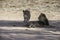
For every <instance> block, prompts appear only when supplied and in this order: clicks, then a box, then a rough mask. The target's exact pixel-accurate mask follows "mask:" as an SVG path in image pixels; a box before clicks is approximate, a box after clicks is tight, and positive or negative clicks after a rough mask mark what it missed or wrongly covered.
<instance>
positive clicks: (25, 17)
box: [23, 10, 30, 26]
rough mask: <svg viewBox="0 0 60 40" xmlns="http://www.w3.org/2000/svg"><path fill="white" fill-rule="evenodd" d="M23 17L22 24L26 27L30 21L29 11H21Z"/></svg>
mask: <svg viewBox="0 0 60 40" xmlns="http://www.w3.org/2000/svg"><path fill="white" fill-rule="evenodd" d="M23 16H24V22H25V24H26V25H27V26H28V24H29V20H30V11H29V10H23Z"/></svg>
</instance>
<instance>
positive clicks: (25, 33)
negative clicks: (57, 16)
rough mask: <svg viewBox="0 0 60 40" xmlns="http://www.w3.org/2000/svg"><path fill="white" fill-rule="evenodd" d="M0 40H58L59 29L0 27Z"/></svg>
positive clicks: (59, 39) (59, 37)
mask: <svg viewBox="0 0 60 40" xmlns="http://www.w3.org/2000/svg"><path fill="white" fill-rule="evenodd" d="M0 40H60V29H59V28H44V27H42V28H27V27H0Z"/></svg>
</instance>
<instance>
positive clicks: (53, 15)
mask: <svg viewBox="0 0 60 40" xmlns="http://www.w3.org/2000/svg"><path fill="white" fill-rule="evenodd" d="M25 9H28V10H30V12H31V18H30V20H32V21H36V20H38V17H39V15H40V13H45V14H46V16H47V18H48V20H49V22H50V24H51V25H54V26H56V27H55V28H45V27H41V28H26V27H20V26H22V25H20V24H22V23H20V21H23V20H24V18H23V12H22V11H23V10H25ZM11 25H17V26H16V27H13V26H11ZM0 40H60V0H0Z"/></svg>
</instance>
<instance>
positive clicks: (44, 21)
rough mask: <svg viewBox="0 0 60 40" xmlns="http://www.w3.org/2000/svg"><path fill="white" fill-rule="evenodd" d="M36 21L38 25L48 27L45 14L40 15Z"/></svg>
mask: <svg viewBox="0 0 60 40" xmlns="http://www.w3.org/2000/svg"><path fill="white" fill-rule="evenodd" d="M38 19H39V21H38V23H39V24H40V25H49V22H48V19H47V17H46V15H45V14H43V13H41V14H40V16H39V17H38Z"/></svg>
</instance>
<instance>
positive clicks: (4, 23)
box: [0, 20, 60, 27]
mask: <svg viewBox="0 0 60 40" xmlns="http://www.w3.org/2000/svg"><path fill="white" fill-rule="evenodd" d="M49 22H50V24H52V25H54V26H57V27H59V26H60V25H59V24H60V20H53V21H49ZM29 23H30V24H31V23H32V24H33V25H36V26H39V24H38V21H29ZM4 26H8V27H9V26H14V27H24V26H25V23H24V22H23V21H8V20H0V27H4Z"/></svg>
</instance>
